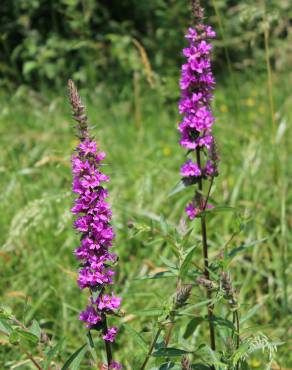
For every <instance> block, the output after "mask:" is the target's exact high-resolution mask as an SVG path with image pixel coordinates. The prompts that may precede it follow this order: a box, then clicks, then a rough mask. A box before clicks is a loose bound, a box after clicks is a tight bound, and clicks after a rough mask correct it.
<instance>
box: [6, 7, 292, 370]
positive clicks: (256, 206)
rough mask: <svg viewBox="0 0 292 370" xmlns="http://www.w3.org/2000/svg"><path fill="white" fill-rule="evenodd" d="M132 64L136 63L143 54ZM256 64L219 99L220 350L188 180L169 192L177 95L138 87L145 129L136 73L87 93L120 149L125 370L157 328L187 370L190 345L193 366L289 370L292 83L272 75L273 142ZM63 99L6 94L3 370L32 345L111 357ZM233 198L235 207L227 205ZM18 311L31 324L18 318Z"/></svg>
mask: <svg viewBox="0 0 292 370" xmlns="http://www.w3.org/2000/svg"><path fill="white" fill-rule="evenodd" d="M70 3H71V2H70ZM72 3H73V2H72ZM147 3H151V2H147ZM141 6H142V5H141ZM145 6H151V4H150V5H148V4H146V5H145ZM31 11H32V10H31ZM180 41H181V40H180ZM180 41H179V42H180ZM127 42H128V41H127ZM128 47H130V42H128V43H127V48H128ZM134 47H135V48H136V46H135V45H134ZM127 50H128V49H127ZM136 51H137V48H136V49H135V52H136ZM131 68H132V69H133V70H134V71H136V70H135V68H136V66H135V63H133V65H132V66H131ZM256 72H257V71H254V72H253V74H250V72H249V71H248V73H247V74H244V75H238V74H235V80H236V81H237V84H239V85H240V87H241V88H240V89H239V90H234V86H233V85H232V84H231V83H230V84H229V83H226V84H225V85H224V84H223V83H222V84H219V86H218V90H217V94H216V98H215V101H214V110H215V114H216V116H217V117H218V125H217V126H216V131H217V132H216V134H217V137H218V141H219V147H220V152H221V164H220V176H219V177H218V179H216V188H214V194H215V193H216V200H217V202H218V205H217V204H216V208H217V211H216V208H215V211H210V212H206V213H205V215H204V216H205V217H206V218H207V222H208V233H209V234H208V237H209V240H210V259H211V260H210V262H211V263H210V275H211V278H212V280H214V281H215V282H216V284H215V286H214V290H213V301H214V302H216V307H218V309H216V317H215V322H216V325H217V327H216V331H217V333H218V334H217V335H218V339H219V340H218V341H219V342H220V343H221V345H220V346H219V348H218V351H217V352H216V353H214V352H213V351H212V350H211V349H210V348H209V347H208V346H207V345H206V343H208V322H207V312H206V308H205V307H206V304H208V303H210V301H209V300H208V299H204V300H203V301H201V297H202V293H203V292H204V291H205V289H204V288H202V287H200V286H198V284H197V282H196V279H197V277H198V275H199V274H201V269H202V266H201V260H202V259H201V258H202V257H201V248H200V238H199V234H198V227H197V226H196V225H195V226H194V229H193V228H190V227H189V224H188V223H185V222H184V220H181V218H183V217H184V216H183V208H184V206H185V203H186V201H187V200H188V199H189V198H190V196H191V193H190V189H187V188H186V189H183V191H181V192H177V193H176V194H173V195H172V196H171V197H168V196H167V194H168V193H169V192H170V191H171V189H173V188H174V186H175V184H176V183H177V182H178V176H179V163H181V162H182V161H183V158H182V153H181V151H180V149H179V147H178V145H177V137H176V132H175V124H176V121H177V116H176V114H175V113H174V109H175V107H174V104H172V105H171V106H170V104H168V100H167V99H165V96H164V95H163V91H162V90H160V89H159V88H158V89H151V87H150V86H149V85H148V84H145V86H144V87H145V88H144V89H141V90H140V93H139V94H140V95H139V99H140V106H141V126H137V125H136V121H135V118H134V113H135V104H137V100H135V98H131V99H130V101H129V99H128V97H129V91H130V90H131V83H132V80H131V79H130V78H128V77H124V78H125V79H126V78H127V84H126V85H125V89H128V92H127V93H126V94H124V93H122V92H121V93H120V94H119V95H117V94H111V91H110V90H111V89H110V88H109V89H105V85H99V86H98V88H97V89H96V90H95V91H94V93H92V94H91V93H90V94H85V100H86V102H87V105H88V109H89V112H90V116H91V117H94V118H93V119H92V122H91V123H92V125H94V126H93V128H92V129H93V132H94V134H95V135H96V137H97V139H98V142H99V143H100V146H101V148H102V149H103V150H106V151H107V153H108V158H107V166H105V168H104V170H105V172H106V173H107V174H109V175H110V176H111V183H110V194H111V203H112V204H113V210H114V215H115V217H114V226H115V230H116V233H117V241H116V247H115V251H116V252H117V254H118V255H119V259H120V262H119V264H118V276H117V278H116V281H117V290H119V291H118V292H117V293H119V294H121V295H122V297H123V305H122V309H123V310H124V312H125V314H124V316H123V317H122V318H121V319H116V318H111V320H112V322H113V323H114V324H117V325H118V320H121V321H122V324H121V325H120V333H119V336H118V339H117V343H116V344H115V347H114V353H115V359H116V360H118V361H121V362H122V363H123V364H124V366H125V369H132V368H133V369H136V368H137V369H138V368H139V366H141V362H142V360H143V358H144V356H145V352H146V345H145V344H147V348H148V346H149V343H151V341H152V340H153V333H155V331H156V330H157V329H158V328H161V334H160V335H159V340H158V343H157V345H156V346H155V348H154V351H153V352H154V354H155V355H154V356H151V358H150V361H149V368H153V369H167V368H169V369H177V368H180V366H181V365H180V360H181V355H182V354H183V353H185V352H186V353H187V354H188V356H189V358H190V360H191V361H192V368H193V369H199V370H205V369H206V368H208V367H210V365H211V364H214V366H216V369H228V370H235V369H234V367H235V366H237V364H239V366H240V370H246V369H257V368H258V369H262V368H263V369H264V368H265V366H266V364H269V363H271V361H272V360H270V359H269V356H272V357H273V358H274V359H273V363H272V365H273V367H275V368H277V365H278V364H281V366H282V367H284V366H285V367H288V368H289V367H291V361H292V358H291V353H290V351H289V344H288V335H287V333H288V329H289V327H290V325H289V322H288V319H287V318H288V315H289V307H290V303H289V297H290V296H291V294H290V290H289V288H288V286H287V279H288V277H287V274H288V272H289V271H288V260H289V256H288V252H287V245H288V243H289V242H290V241H291V234H289V222H290V219H289V217H288V205H287V204H288V202H289V200H290V198H291V194H290V190H289V186H288V185H289V178H290V177H291V164H290V163H289V161H288V148H289V146H290V145H291V143H290V141H291V137H292V136H291V133H290V126H289V124H288V123H289V122H290V121H291V111H290V110H289V106H290V103H291V97H289V88H290V86H289V81H288V78H287V75H284V76H283V75H281V74H280V73H279V74H276V75H275V76H274V98H275V105H276V107H277V127H276V136H275V137H276V142H275V143H274V144H273V140H272V139H273V137H272V134H273V130H272V128H271V125H270V121H269V119H270V112H269V106H268V102H267V97H266V76H265V75H260V74H259V75H257V74H256ZM113 73H114V72H113ZM145 77H146V74H145ZM62 91H63V90H62ZM171 93H172V94H174V95H175V94H177V90H174V91H172V92H171ZM61 94H62V95H64V96H65V93H64V94H63V92H62V93H61V92H60V95H61ZM51 96H52V95H50V93H48V94H42V95H41V94H36V93H34V92H32V90H30V89H25V88H21V89H18V90H17V91H16V92H15V94H10V95H8V94H5V93H3V95H1V97H0V100H1V107H2V108H1V110H0V134H1V140H2V145H1V149H0V151H1V153H0V154H1V155H0V158H1V159H0V171H1V179H0V182H1V189H2V192H1V195H0V199H1V205H2V207H3V210H2V212H1V216H0V223H1V231H2V232H1V234H0V239H1V245H2V248H1V251H0V269H1V272H2V276H1V295H2V296H3V299H2V300H3V302H4V304H7V305H10V306H11V307H12V310H9V309H4V310H3V311H2V312H1V316H0V332H1V344H2V343H3V345H1V348H0V367H1V369H2V368H3V369H10V368H13V367H15V368H17V367H21V366H26V367H27V368H28V369H30V365H29V363H31V361H30V360H29V358H28V357H27V354H26V353H24V352H23V351H24V350H25V351H26V352H27V351H28V353H29V354H32V355H33V356H34V357H35V358H36V359H37V360H39V361H40V362H41V364H42V366H43V368H44V369H49V367H50V366H51V367H53V368H54V367H56V368H62V366H65V364H66V361H69V360H70V359H71V360H72V362H71V365H72V363H73V361H75V364H77V365H75V366H76V367H77V368H80V369H81V370H83V369H91V368H93V366H91V364H92V362H91V361H92V360H91V357H92V359H93V360H94V361H95V363H99V362H102V361H103V362H104V358H102V354H103V353H104V348H103V343H102V341H100V340H99V338H94V336H93V337H92V338H90V337H89V336H88V337H86V329H85V328H83V326H82V324H81V323H80V322H79V321H78V312H79V311H80V310H81V309H82V308H83V307H84V306H85V305H86V303H87V300H86V297H84V295H81V294H80V291H79V289H78V287H77V285H76V281H75V279H76V270H77V268H78V264H77V262H76V261H75V258H74V256H73V254H72V250H73V249H74V248H75V246H76V245H77V243H78V240H77V239H78V238H77V237H76V236H75V235H74V233H73V232H72V228H71V221H72V220H71V215H70V212H69V210H70V207H71V203H72V197H71V194H70V190H69V189H70V186H71V174H70V155H71V152H72V150H73V148H74V145H75V142H73V140H74V138H73V128H72V124H71V123H69V114H70V112H69V108H68V106H67V102H66V101H65V97H64V98H63V97H62V98H61V99H60V98H59V97H56V96H55V95H54V98H53V99H51ZM234 98H236V99H237V101H238V108H239V109H238V111H237V112H236V110H235V108H234V104H233V102H234ZM219 117H220V118H219ZM226 204H230V205H231V207H232V209H231V211H229V209H226V208H223V206H222V207H221V206H220V205H226ZM220 207H221V208H220ZM235 207H238V208H236V209H235ZM166 220H167V221H166ZM227 267H228V268H229V267H230V268H231V270H232V271H233V273H232V278H233V284H234V286H235V288H236V291H237V294H238V297H239V298H238V304H239V305H240V311H241V316H240V318H239V319H240V325H241V329H240V330H241V331H240V339H241V341H240V346H239V348H238V349H236V346H235V344H236V328H235V327H234V324H233V316H232V312H231V310H230V307H229V301H228V297H227V296H226V294H225V292H224V291H223V289H222V284H221V281H220V271H221V270H222V269H223V270H224V271H226V269H227ZM178 278H179V279H182V283H183V284H192V294H191V297H190V298H189V299H188V301H187V303H186V304H185V305H184V306H183V307H181V308H179V309H177V310H174V309H173V302H174V300H175V297H176V294H177V280H178ZM199 298H200V299H199ZM167 316H171V317H168V318H167ZM15 317H17V318H18V320H19V322H20V323H21V324H22V325H23V326H24V327H25V328H26V329H25V330H24V329H23V328H22V327H21V326H20V325H19V324H17V323H16V322H15V321H13V320H14V318H15ZM34 320H37V323H38V324H37V323H36V321H34ZM171 324H174V328H173V333H172V336H171V340H170V342H169V345H168V346H167V347H166V349H165V333H166V332H167V330H168V328H169V327H170V325H171ZM261 332H263V333H265V334H264V335H263V334H261ZM12 333H13V334H12ZM9 337H10V342H9ZM270 338H271V339H270ZM86 339H87V342H86ZM11 342H12V343H11ZM85 342H86V343H87V344H86V345H85V346H84V348H83V349H81V350H80V346H81V345H82V344H83V343H85ZM65 344H66V345H65ZM276 345H277V347H278V350H277V352H276V351H275V346H276ZM78 350H80V351H79V352H78ZM263 350H264V351H265V353H264V354H263V352H262V351H263ZM95 351H96V353H95ZM76 353H77V355H76ZM129 353H131V356H129ZM157 353H158V355H159V356H157ZM74 354H75V355H76V356H75V355H74ZM79 355H80V356H79ZM83 355H84V357H83V358H82V359H81V357H82V356H83ZM161 356H162V357H161ZM168 357H169V358H168ZM170 357H171V358H170ZM71 360H70V361H71ZM80 361H81V362H80ZM23 363H24V364H23ZM67 364H68V362H67ZM272 365H271V366H272ZM68 366H69V367H70V364H69V365H68ZM267 366H268V365H267ZM95 367H96V366H95ZM31 368H33V367H32V365H31Z"/></svg>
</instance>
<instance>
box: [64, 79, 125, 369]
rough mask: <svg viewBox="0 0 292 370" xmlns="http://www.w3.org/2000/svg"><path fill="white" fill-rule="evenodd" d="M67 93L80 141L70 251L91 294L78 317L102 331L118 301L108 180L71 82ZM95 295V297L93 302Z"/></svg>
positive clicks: (75, 161)
mask: <svg viewBox="0 0 292 370" xmlns="http://www.w3.org/2000/svg"><path fill="white" fill-rule="evenodd" d="M69 92H70V99H71V104H72V108H73V117H74V119H75V120H76V121H77V122H78V130H79V131H78V137H79V138H80V143H79V145H78V146H77V148H76V150H75V153H74V155H73V156H72V173H73V183H72V190H73V192H74V193H75V194H77V197H76V199H75V202H74V206H73V208H72V210H71V211H72V213H73V215H76V219H75V221H74V228H75V229H76V230H77V231H78V232H79V233H80V245H79V246H78V247H77V248H76V249H75V251H74V254H75V256H76V258H77V259H78V260H79V263H80V269H79V273H78V279H77V282H78V285H79V287H80V289H85V288H88V289H89V290H90V293H91V298H90V300H89V301H90V303H89V305H88V306H87V308H86V309H85V310H84V311H82V312H81V313H80V316H79V317H80V320H81V321H84V322H85V323H86V327H87V328H89V329H96V330H104V328H105V327H106V326H107V323H106V315H107V314H109V313H113V312H114V311H115V310H117V309H118V308H119V307H120V303H121V298H119V297H116V296H115V295H114V294H113V293H112V289H111V286H112V284H113V276H114V274H115V272H114V271H113V269H112V268H111V264H113V263H114V262H116V260H117V257H116V255H115V254H114V253H110V251H109V249H110V248H111V247H112V244H113V239H114V237H115V234H114V231H113V228H112V226H111V218H112V212H111V210H110V206H109V204H108V203H107V202H106V198H107V197H108V191H107V190H106V189H105V188H104V186H103V184H104V183H105V182H107V181H109V177H108V176H107V175H105V174H104V173H103V172H102V161H103V159H104V158H105V156H106V155H105V153H104V152H98V150H97V148H98V145H97V144H96V142H95V141H94V140H92V139H91V138H90V137H89V133H88V127H87V118H86V114H85V108H84V106H83V105H82V103H81V100H80V97H79V95H78V93H77V90H76V88H75V86H74V84H73V83H72V82H69ZM97 292H99V294H98V297H97V298H95V299H93V296H94V297H95V294H96V293H97ZM116 334H117V328H116V327H112V328H110V329H108V330H107V332H106V333H105V334H104V335H103V338H104V340H106V341H110V342H113V341H114V339H115V337H116ZM111 366H112V367H110V368H112V369H120V368H121V366H120V365H119V364H118V363H115V362H112V364H111Z"/></svg>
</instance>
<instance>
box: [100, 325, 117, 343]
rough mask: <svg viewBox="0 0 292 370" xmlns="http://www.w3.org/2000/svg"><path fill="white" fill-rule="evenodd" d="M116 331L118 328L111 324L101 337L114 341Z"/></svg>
mask: <svg viewBox="0 0 292 370" xmlns="http://www.w3.org/2000/svg"><path fill="white" fill-rule="evenodd" d="M117 332H118V328H116V327H115V326H113V327H112V328H109V329H108V330H107V332H106V333H105V334H104V335H103V339H104V340H106V341H107V342H114V340H115V338H116V335H117Z"/></svg>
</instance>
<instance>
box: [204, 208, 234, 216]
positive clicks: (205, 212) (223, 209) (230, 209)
mask: <svg viewBox="0 0 292 370" xmlns="http://www.w3.org/2000/svg"><path fill="white" fill-rule="evenodd" d="M235 211H237V209H236V208H235V207H230V206H215V207H214V208H208V209H206V210H205V211H204V212H202V213H200V215H201V216H203V215H207V214H210V213H221V212H235Z"/></svg>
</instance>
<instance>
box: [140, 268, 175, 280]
mask: <svg viewBox="0 0 292 370" xmlns="http://www.w3.org/2000/svg"><path fill="white" fill-rule="evenodd" d="M175 276H177V274H175V273H174V272H173V271H169V270H167V271H161V272H157V273H156V274H154V275H145V276H142V277H138V278H135V279H134V280H147V279H164V278H169V277H175Z"/></svg>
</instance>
